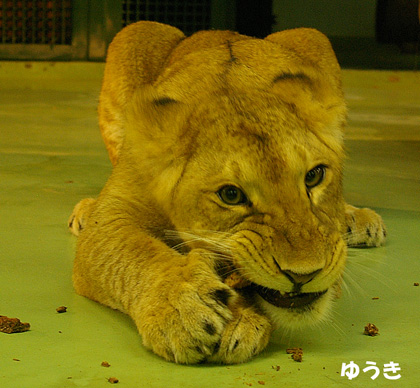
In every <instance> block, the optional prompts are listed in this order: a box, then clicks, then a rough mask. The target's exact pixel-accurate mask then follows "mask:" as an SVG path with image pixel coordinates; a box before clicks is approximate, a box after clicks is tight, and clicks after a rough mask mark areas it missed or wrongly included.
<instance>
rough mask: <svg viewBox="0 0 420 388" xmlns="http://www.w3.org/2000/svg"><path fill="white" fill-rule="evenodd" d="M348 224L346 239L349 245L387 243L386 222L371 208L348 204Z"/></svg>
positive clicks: (378, 244)
mask: <svg viewBox="0 0 420 388" xmlns="http://www.w3.org/2000/svg"><path fill="white" fill-rule="evenodd" d="M346 224H347V233H346V235H345V240H346V242H347V245H348V246H351V247H357V246H368V247H374V246H376V247H378V246H380V245H383V244H384V243H385V240H386V234H387V232H386V228H385V224H384V222H383V220H382V217H381V216H380V215H379V214H377V213H376V212H374V211H373V210H371V209H367V208H364V209H359V208H356V207H354V206H351V205H346Z"/></svg>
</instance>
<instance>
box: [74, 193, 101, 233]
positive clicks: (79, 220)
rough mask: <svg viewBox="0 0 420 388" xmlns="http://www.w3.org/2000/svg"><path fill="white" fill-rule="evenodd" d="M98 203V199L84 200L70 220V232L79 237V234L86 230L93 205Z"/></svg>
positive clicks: (75, 209)
mask: <svg viewBox="0 0 420 388" xmlns="http://www.w3.org/2000/svg"><path fill="white" fill-rule="evenodd" d="M95 202H96V199H93V198H85V199H82V200H81V201H80V202H79V203H78V204H77V205H76V206H75V207H74V209H73V212H72V213H71V216H70V218H69V220H68V223H67V225H68V227H69V229H70V232H72V233H73V234H74V235H75V236H78V235H79V232H80V231H81V230H82V229H83V228H84V226H85V225H86V220H87V217H88V215H89V213H90V212H91V209H92V205H93V204H94V203H95Z"/></svg>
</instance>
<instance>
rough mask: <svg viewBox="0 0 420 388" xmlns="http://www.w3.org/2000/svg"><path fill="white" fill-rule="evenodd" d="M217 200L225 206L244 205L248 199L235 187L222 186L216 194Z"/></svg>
mask: <svg viewBox="0 0 420 388" xmlns="http://www.w3.org/2000/svg"><path fill="white" fill-rule="evenodd" d="M217 195H218V196H219V198H220V199H221V200H222V201H223V202H224V203H225V204H227V205H245V204H247V203H248V198H247V197H246V195H245V194H244V193H243V191H242V190H241V189H238V188H237V187H235V186H224V187H222V188H221V189H220V190H219V191H218V192H217Z"/></svg>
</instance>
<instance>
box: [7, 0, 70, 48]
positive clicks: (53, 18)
mask: <svg viewBox="0 0 420 388" xmlns="http://www.w3.org/2000/svg"><path fill="white" fill-rule="evenodd" d="M71 15H72V0H0V34H1V41H0V43H6V44H7V43H9V44H18V43H21V44H49V45H70V44H71V36H72V17H71Z"/></svg>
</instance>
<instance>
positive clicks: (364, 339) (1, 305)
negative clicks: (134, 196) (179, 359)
mask: <svg viewBox="0 0 420 388" xmlns="http://www.w3.org/2000/svg"><path fill="white" fill-rule="evenodd" d="M102 72H103V64H92V63H69V64H60V63H56V64H54V63H17V62H0V315H6V316H9V317H18V318H20V319H22V320H23V321H26V322H30V323H31V330H30V331H28V332H25V333H20V334H4V333H0V387H2V388H9V387H10V388H37V387H60V388H61V387H94V388H95V387H107V386H108V384H109V383H108V382H107V379H108V378H109V377H111V376H113V377H117V378H118V379H119V380H120V382H119V383H118V386H121V387H150V388H163V387H165V388H166V387H175V388H177V387H183V388H189V387H201V388H207V387H212V388H216V387H217V388H219V387H223V388H224V387H226V388H230V387H232V388H234V387H248V386H253V387H259V386H261V385H262V383H265V384H264V385H265V386H266V387H290V386H293V387H298V388H301V387H302V388H305V387H323V388H325V387H337V386H349V387H350V386H351V387H418V386H419V385H420V347H419V338H420V303H419V301H420V287H415V286H414V283H415V282H420V179H419V171H420V87H419V85H420V74H418V73H413V72H378V71H376V72H370V71H355V70H346V71H345V72H344V86H345V91H346V94H347V97H348V101H349V107H350V114H349V121H350V125H349V128H348V132H347V139H348V141H347V146H348V153H349V160H348V162H347V166H346V171H345V188H346V193H347V194H346V195H347V198H348V200H349V201H350V202H352V203H354V204H355V205H359V206H371V207H373V208H375V209H377V210H378V211H379V212H380V213H381V214H382V216H383V217H384V219H385V222H386V224H387V226H388V230H389V241H388V243H387V245H386V246H385V247H383V248H378V249H361V250H352V251H351V252H350V258H349V265H348V271H347V273H346V284H347V289H346V290H344V293H343V296H342V298H341V299H340V300H338V301H337V303H336V306H335V307H336V308H335V313H334V315H333V317H332V321H331V323H327V324H325V325H323V326H321V327H319V328H313V329H308V330H306V331H305V332H299V333H292V334H287V333H282V332H276V333H275V334H274V336H273V338H272V341H271V343H270V345H269V346H268V348H267V350H266V351H265V352H264V353H263V354H261V355H260V356H259V357H257V358H255V359H254V360H253V361H251V362H249V363H247V364H243V365H234V366H208V365H199V366H180V365H174V364H170V363H167V362H165V361H163V360H162V359H160V358H158V357H156V356H155V355H153V354H151V353H150V352H148V351H147V350H145V349H144V348H142V346H141V341H140V338H139V336H138V335H137V333H136V329H135V327H134V325H133V323H132V322H131V321H130V319H129V318H127V317H126V316H124V315H123V314H121V313H119V312H116V311H113V310H111V309H108V308H106V307H103V306H100V305H99V304H96V303H94V302H92V301H89V300H87V299H84V298H82V297H80V296H77V295H76V294H75V293H74V291H73V288H72V284H71V270H72V260H73V251H74V245H75V239H74V237H73V236H71V235H70V234H69V233H68V232H67V229H66V221H67V218H68V216H69V214H70V212H71V210H72V207H73V205H74V204H75V203H76V202H77V201H79V200H80V199H82V198H85V197H88V196H94V195H96V194H97V193H98V192H99V191H100V189H101V187H102V186H103V184H104V182H105V181H106V179H107V176H108V174H109V172H110V163H109V162H108V158H107V154H106V152H105V149H104V146H103V144H102V140H101V138H100V135H99V130H98V129H97V119H96V103H97V97H98V92H99V87H100V80H101V76H102ZM372 298H379V299H372ZM61 305H65V306H67V307H68V312H67V313H64V314H58V313H56V310H55V309H56V308H57V307H58V306H61ZM368 322H371V323H374V324H376V325H377V326H378V327H379V330H380V335H379V336H377V337H368V336H365V335H363V334H362V332H363V328H364V326H365V325H366V324H367V323H368ZM291 346H300V347H302V348H303V351H304V359H303V362H302V363H297V362H294V361H293V360H292V359H291V358H290V356H289V355H288V354H286V352H285V349H286V348H287V347H291ZM102 361H107V362H109V363H110V364H111V366H110V367H109V368H105V367H102V366H101V362H102ZM350 361H354V362H355V363H356V364H358V365H359V367H360V374H359V376H358V377H356V378H354V379H353V380H351V381H350V380H349V379H348V378H347V377H346V376H344V377H342V376H341V375H340V372H341V366H342V363H349V362H350ZM367 361H370V362H375V363H376V364H377V366H378V367H379V368H380V370H381V374H380V375H379V376H378V377H377V378H376V379H375V380H371V378H370V376H371V375H372V374H373V372H366V373H364V372H363V371H362V369H363V368H365V367H366V366H367V365H366V362H367ZM391 361H393V362H395V363H398V364H399V365H400V367H401V371H399V372H398V373H400V374H401V378H400V379H399V380H388V379H386V378H385V377H384V375H383V374H382V369H383V367H384V364H388V363H390V362H391ZM277 365H278V366H280V370H276V368H275V369H273V368H272V367H273V366H274V367H276V366H277ZM390 375H391V376H393V374H392V373H390Z"/></svg>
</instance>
